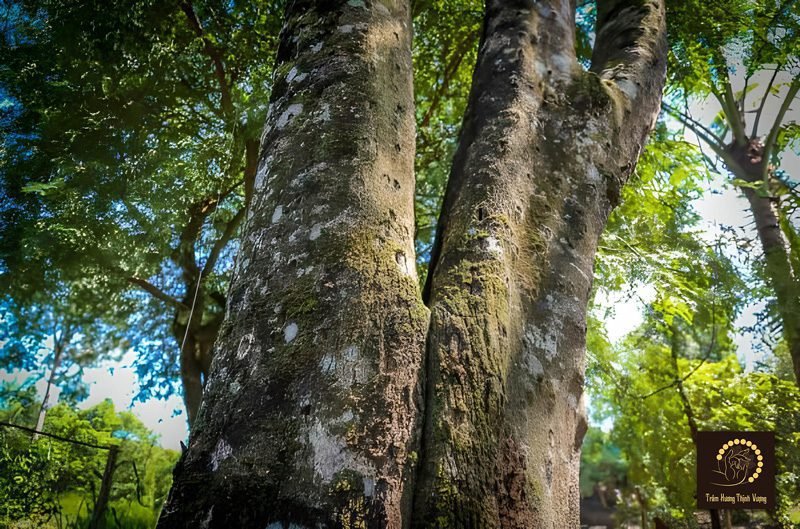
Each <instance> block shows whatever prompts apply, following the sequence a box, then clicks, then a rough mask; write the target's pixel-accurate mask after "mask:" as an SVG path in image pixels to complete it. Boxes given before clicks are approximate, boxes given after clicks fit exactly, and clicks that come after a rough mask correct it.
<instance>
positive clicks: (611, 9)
mask: <svg viewBox="0 0 800 529" xmlns="http://www.w3.org/2000/svg"><path fill="white" fill-rule="evenodd" d="M574 12H575V11H574V5H573V4H572V3H571V2H569V1H558V0H551V1H540V2H535V3H533V2H501V1H491V2H489V3H488V6H487V13H486V20H485V26H484V32H483V36H482V40H481V45H480V50H479V56H478V63H477V65H476V69H475V73H474V76H473V87H472V93H471V96H470V102H469V105H468V109H467V113H466V116H465V120H464V125H463V131H462V136H461V138H460V144H459V149H458V151H457V153H456V156H455V161H454V165H453V168H452V172H451V175H450V180H449V183H448V188H447V194H446V197H445V201H444V206H443V211H442V215H441V217H440V224H439V227H438V229H439V231H438V234H437V244H436V247H435V249H434V252H433V256H434V257H433V259H434V261H433V262H432V263H431V270H432V275H431V277H430V278H429V281H428V286H427V288H426V292H427V293H428V297H429V304H430V307H431V311H432V318H431V327H430V331H429V336H428V360H427V395H426V419H425V424H424V435H423V446H422V453H421V470H420V476H419V482H418V485H417V489H416V491H415V504H414V519H413V522H412V524H413V525H414V526H417V527H464V528H467V527H469V528H473V527H476V528H477V527H479V528H495V527H498V528H499V527H503V528H516V527H520V528H521V527H531V528H545V527H546V528H565V527H578V524H579V516H578V503H579V491H578V466H579V459H580V457H579V454H580V446H581V441H582V438H583V434H584V432H585V429H586V421H585V418H584V410H583V399H582V388H583V378H584V349H585V334H586V308H587V303H588V298H589V293H590V290H591V283H592V279H591V278H592V269H593V262H594V254H595V249H596V246H597V242H598V239H599V237H600V234H601V232H602V230H603V228H604V227H605V224H606V219H607V217H608V214H609V212H610V210H611V208H612V207H613V206H614V205H615V204H616V202H617V201H618V199H619V195H620V190H621V186H622V185H624V183H625V182H626V180H627V178H628V176H629V175H630V173H631V172H632V170H633V167H634V165H635V163H636V159H637V157H638V154H639V152H640V150H641V148H642V144H643V142H644V140H645V138H646V135H647V133H648V132H649V130H650V128H651V126H652V123H653V121H654V118H655V116H656V114H657V112H658V109H659V101H660V96H661V88H662V86H663V80H664V69H665V48H666V44H665V40H664V6H663V4H662V3H661V2H600V3H599V12H598V40H597V46H596V49H595V53H594V64H593V67H592V71H591V72H585V71H583V70H582V69H581V68H580V67H579V65H578V64H577V60H576V58H575V54H574V51H573V50H574V27H575V25H574V24H575V21H574Z"/></svg>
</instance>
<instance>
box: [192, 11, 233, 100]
mask: <svg viewBox="0 0 800 529" xmlns="http://www.w3.org/2000/svg"><path fill="white" fill-rule="evenodd" d="M180 7H181V10H182V11H183V12H184V13H185V14H186V18H187V19H188V21H189V26H191V28H192V30H194V32H195V34H196V35H197V36H198V37H200V38H201V39H202V41H203V51H204V52H205V54H206V55H208V57H209V59H211V62H212V64H213V65H214V73H215V74H216V77H217V81H218V82H219V89H220V96H221V102H222V110H223V112H225V114H226V115H227V116H232V115H233V101H232V99H231V91H230V86H229V85H228V81H227V79H226V76H225V64H224V63H223V61H222V55H221V54H220V50H219V49H217V47H216V46H214V44H212V42H211V40H210V39H209V38H208V36H207V35H206V33H205V31H204V30H203V24H202V23H201V22H200V19H199V18H198V17H197V13H195V11H194V6H193V5H192V2H191V0H182V1H181V2H180Z"/></svg>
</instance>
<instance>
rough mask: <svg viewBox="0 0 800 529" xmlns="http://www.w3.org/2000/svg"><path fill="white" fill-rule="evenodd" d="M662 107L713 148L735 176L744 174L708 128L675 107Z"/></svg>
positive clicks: (665, 104)
mask: <svg viewBox="0 0 800 529" xmlns="http://www.w3.org/2000/svg"><path fill="white" fill-rule="evenodd" d="M661 106H663V107H664V110H666V111H667V112H669V113H670V114H671V115H672V116H673V117H675V118H676V119H677V120H678V121H680V122H681V123H683V124H684V125H685V126H686V127H687V128H688V129H689V130H691V131H692V132H694V133H695V134H697V137H698V138H700V139H701V140H703V141H704V142H706V144H707V145H708V146H709V147H711V150H713V151H714V153H715V154H716V155H717V156H719V157H720V158H721V159H722V160H723V161H724V162H725V165H727V166H728V168H729V169H730V170H731V171H732V172H733V173H735V174H744V170H743V169H742V167H741V166H740V165H739V163H738V162H737V161H736V159H735V158H734V157H733V156H731V154H730V153H729V152H728V151H727V150H726V149H725V147H724V146H722V145H721V144H720V143H719V138H717V136H715V135H713V134H712V136H709V135H708V134H707V133H706V132H705V130H706V128H705V127H704V126H703V125H702V124H701V123H699V122H697V121H695V120H694V119H693V118H691V117H689V116H686V115H685V114H683V113H682V112H680V111H679V110H677V109H676V108H674V107H671V106H670V105H669V104H668V103H666V102H662V103H661Z"/></svg>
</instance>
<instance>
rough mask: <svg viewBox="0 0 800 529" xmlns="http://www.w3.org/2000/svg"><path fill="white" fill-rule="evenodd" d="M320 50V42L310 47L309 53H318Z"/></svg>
mask: <svg viewBox="0 0 800 529" xmlns="http://www.w3.org/2000/svg"><path fill="white" fill-rule="evenodd" d="M321 49H322V43H321V42H317V43H316V44H314V45H313V46H311V53H319V51H320V50H321Z"/></svg>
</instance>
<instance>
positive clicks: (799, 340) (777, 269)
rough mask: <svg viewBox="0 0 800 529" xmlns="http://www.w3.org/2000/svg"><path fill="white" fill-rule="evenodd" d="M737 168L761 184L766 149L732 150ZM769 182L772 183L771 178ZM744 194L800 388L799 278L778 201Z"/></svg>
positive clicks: (753, 145) (747, 190)
mask: <svg viewBox="0 0 800 529" xmlns="http://www.w3.org/2000/svg"><path fill="white" fill-rule="evenodd" d="M729 152H730V153H731V155H732V156H733V158H734V160H735V161H736V164H737V165H738V167H736V168H732V170H734V174H735V175H736V177H737V178H739V179H741V180H743V181H745V182H748V183H751V184H752V183H760V182H761V177H762V175H763V174H764V164H765V163H767V161H766V160H765V156H764V153H763V145H761V143H760V142H759V141H758V140H753V141H750V142H749V143H747V144H745V145H743V146H740V145H736V144H733V145H731V146H730V147H729ZM768 176H769V181H772V176H771V175H768ZM741 189H742V192H743V193H744V195H745V197H746V198H747V201H748V203H749V204H750V213H751V214H752V215H753V221H754V222H755V225H756V230H757V232H758V238H759V241H760V242H761V248H762V250H763V252H764V272H765V274H766V276H767V280H768V282H769V284H770V286H771V287H772V290H773V292H774V293H775V298H776V301H777V303H776V306H777V311H778V315H779V317H780V320H781V324H782V327H783V335H784V339H785V340H786V343H787V345H788V347H789V353H790V355H791V358H792V365H793V367H794V374H795V380H796V381H797V383H798V384H800V277H798V270H795V269H794V267H793V266H792V261H791V259H790V252H789V243H788V241H787V240H786V237H785V236H784V234H783V231H782V230H781V226H780V216H779V213H778V207H779V204H778V199H777V198H775V197H773V196H771V195H770V191H769V190H764V189H763V188H762V189H753V188H752V187H749V186H743V187H742V188H741Z"/></svg>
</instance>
